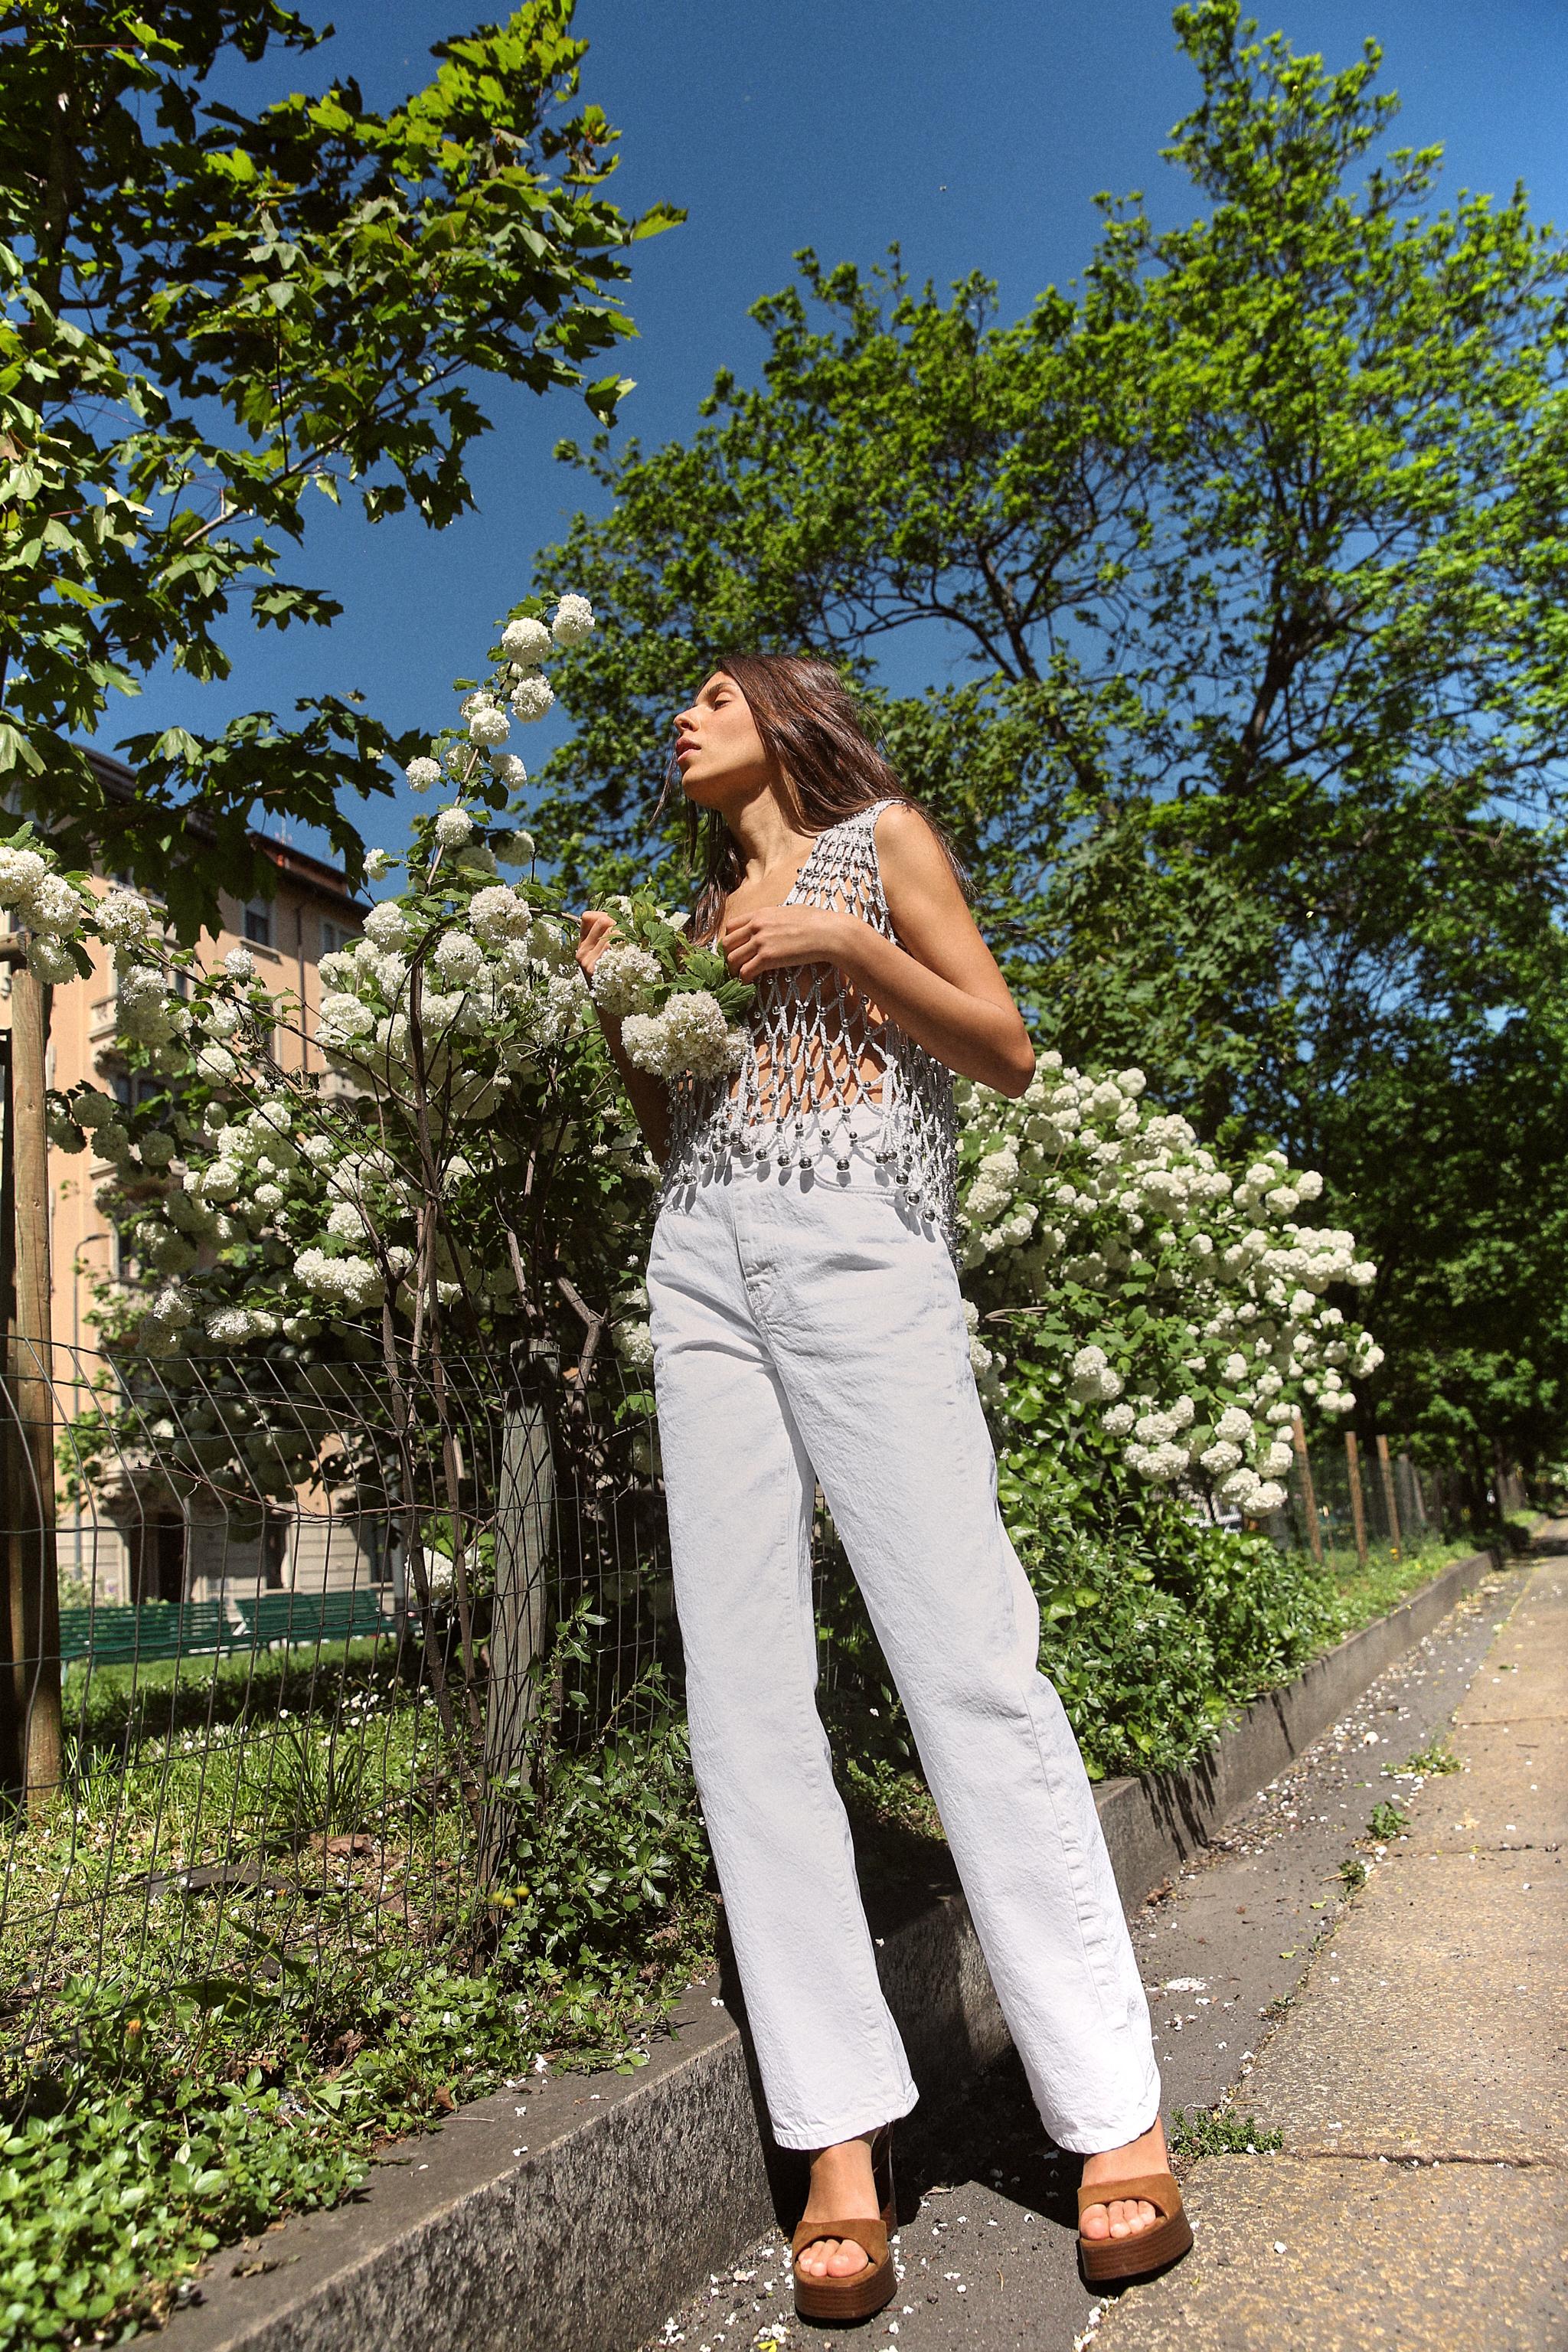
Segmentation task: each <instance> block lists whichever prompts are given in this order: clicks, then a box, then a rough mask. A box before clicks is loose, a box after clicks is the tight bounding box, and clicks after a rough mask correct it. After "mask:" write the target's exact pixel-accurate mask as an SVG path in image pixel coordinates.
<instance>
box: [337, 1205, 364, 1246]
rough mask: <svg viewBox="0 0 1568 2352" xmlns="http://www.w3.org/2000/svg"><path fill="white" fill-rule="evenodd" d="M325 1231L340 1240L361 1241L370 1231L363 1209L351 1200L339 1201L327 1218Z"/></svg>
mask: <svg viewBox="0 0 1568 2352" xmlns="http://www.w3.org/2000/svg"><path fill="white" fill-rule="evenodd" d="M327 1231H328V1232H329V1233H330V1234H331V1235H332V1236H333V1238H334V1239H335V1240H337V1241H340V1242H359V1241H363V1239H364V1237H365V1235H366V1234H368V1233H369V1231H370V1224H369V1222H368V1220H367V1219H366V1216H365V1213H364V1211H363V1209H362V1208H360V1206H359V1205H358V1203H357V1202H353V1201H340V1202H338V1204H337V1207H336V1208H335V1209H334V1210H333V1211H332V1213H331V1216H330V1217H329V1218H328V1219H327Z"/></svg>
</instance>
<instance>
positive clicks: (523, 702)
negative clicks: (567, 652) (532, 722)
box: [509, 669, 555, 719]
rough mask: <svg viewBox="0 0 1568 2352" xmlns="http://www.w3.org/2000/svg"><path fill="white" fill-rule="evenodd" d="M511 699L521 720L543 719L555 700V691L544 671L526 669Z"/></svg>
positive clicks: (513, 689) (513, 690) (512, 705)
mask: <svg viewBox="0 0 1568 2352" xmlns="http://www.w3.org/2000/svg"><path fill="white" fill-rule="evenodd" d="M509 699H510V703H511V707H512V709H513V710H514V711H515V712H516V713H517V716H518V717H519V719H542V718H543V716H544V714H545V712H546V711H547V710H548V709H549V708H550V706H551V704H552V702H553V701H554V699H555V690H554V688H552V685H551V683H550V680H549V679H548V678H547V677H545V675H544V672H543V671H542V669H525V670H524V671H523V673H522V676H521V677H520V678H519V679H518V681H517V683H516V685H515V686H514V687H513V688H512V690H511V694H510V698H509Z"/></svg>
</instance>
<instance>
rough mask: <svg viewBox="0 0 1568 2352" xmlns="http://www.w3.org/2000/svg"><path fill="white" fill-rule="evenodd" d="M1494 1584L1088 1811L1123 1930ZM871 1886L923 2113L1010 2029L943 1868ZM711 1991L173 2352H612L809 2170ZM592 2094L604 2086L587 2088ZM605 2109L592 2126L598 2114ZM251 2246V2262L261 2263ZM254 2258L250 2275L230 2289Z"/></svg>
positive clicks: (238, 2301)
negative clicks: (376, 2349)
mask: <svg viewBox="0 0 1568 2352" xmlns="http://www.w3.org/2000/svg"><path fill="white" fill-rule="evenodd" d="M1493 1565H1494V1561H1493V1559H1492V1556H1491V1555H1490V1554H1489V1553H1487V1552H1477V1553H1474V1554H1473V1555H1472V1556H1471V1557H1470V1558H1469V1559H1463V1560H1457V1561H1456V1562H1455V1563H1454V1564H1453V1566H1452V1567H1450V1568H1448V1569H1447V1570H1444V1572H1443V1574H1442V1575H1441V1576H1439V1577H1436V1579H1435V1580H1433V1582H1432V1583H1430V1584H1428V1585H1426V1586H1424V1587H1423V1589H1422V1590H1421V1591H1419V1592H1417V1593H1415V1595H1413V1597H1412V1598H1411V1599H1410V1600H1409V1601H1405V1602H1404V1603H1403V1605H1402V1606H1401V1607H1399V1608H1398V1609H1395V1610H1394V1611H1392V1612H1390V1614H1389V1615H1388V1616H1386V1617H1382V1618H1379V1619H1378V1620H1377V1621H1376V1622H1374V1623H1373V1624H1371V1625H1367V1626H1365V1627H1363V1630H1362V1631H1361V1632H1360V1633H1352V1635H1351V1636H1350V1638H1349V1639H1348V1640H1347V1641H1344V1642H1342V1643H1340V1644H1339V1646H1338V1648H1337V1649H1334V1650H1331V1651H1329V1652H1328V1653H1327V1654H1326V1655H1324V1656H1323V1657H1321V1658H1318V1659H1315V1660H1314V1661H1313V1663H1312V1664H1310V1666H1308V1667H1307V1669H1306V1671H1305V1672H1304V1673H1303V1674H1301V1675H1298V1676H1297V1678H1296V1680H1295V1681H1294V1682H1292V1683H1289V1684H1288V1685H1285V1686H1284V1688H1282V1689H1280V1690H1278V1691H1270V1692H1268V1694H1267V1695H1266V1696H1264V1697H1262V1698H1260V1699H1258V1700H1256V1701H1255V1702H1254V1704H1253V1705H1252V1706H1250V1707H1249V1708H1248V1709H1247V1712H1246V1714H1245V1715H1243V1716H1242V1717H1240V1718H1239V1719H1238V1720H1237V1722H1236V1723H1234V1724H1232V1725H1229V1726H1227V1727H1226V1730H1225V1731H1224V1732H1223V1733H1222V1735H1221V1737H1220V1738H1219V1740H1218V1742H1217V1743H1216V1745H1215V1748H1214V1749H1213V1750H1212V1751H1211V1753H1210V1754H1209V1755H1208V1756H1207V1757H1206V1758H1205V1759H1204V1760H1203V1761H1202V1762H1201V1763H1200V1764H1198V1765H1196V1766H1194V1767H1193V1768H1192V1769H1189V1770H1188V1771H1185V1772H1180V1773H1172V1774H1167V1775H1163V1776H1160V1777H1158V1778H1154V1777H1149V1778H1147V1779H1142V1780H1110V1781H1107V1782H1106V1783H1104V1784H1103V1786H1102V1787H1101V1788H1100V1789H1099V1790H1097V1791H1096V1797H1097V1801H1098V1804H1099V1808H1100V1820H1101V1822H1102V1823H1103V1825H1104V1829H1105V1833H1106V1838H1107V1841H1108V1843H1109V1845H1110V1854H1111V1860H1112V1862H1113V1864H1114V1865H1115V1869H1116V1878H1117V1884H1118V1885H1119V1886H1120V1888H1121V1894H1122V1898H1123V1900H1124V1901H1125V1903H1126V1904H1127V1906H1128V1909H1129V1910H1130V1911H1132V1910H1136V1908H1137V1907H1138V1906H1139V1905H1140V1904H1141V1903H1142V1901H1143V1900H1144V1898H1145V1897H1146V1896H1147V1895H1148V1894H1149V1893H1150V1891H1151V1890H1152V1888H1153V1887H1154V1886H1156V1885H1159V1883H1160V1882H1161V1880H1162V1879H1163V1878H1165V1877H1167V1876H1169V1874H1171V1873H1172V1872H1173V1870H1174V1869H1176V1868H1177V1867H1178V1866H1179V1865H1180V1864H1181V1863H1183V1862H1184V1861H1185V1860H1186V1859H1187V1858H1188V1857H1189V1856H1190V1855H1191V1854H1193V1853H1194V1852H1195V1851H1196V1850H1197V1849H1198V1847H1200V1846H1201V1845H1202V1844H1203V1843H1205V1841H1206V1840H1207V1838H1208V1837H1209V1836H1210V1835H1211V1833H1212V1832H1213V1831H1214V1830H1215V1828H1217V1826H1218V1825H1219V1824H1220V1823H1221V1822H1224V1821H1225V1820H1226V1817H1227V1815H1228V1814H1230V1813H1232V1812H1234V1811H1236V1810H1237V1806H1238V1805H1239V1804H1240V1803H1242V1802H1243V1801H1245V1800H1246V1799H1247V1797H1250V1796H1251V1795H1252V1794H1253V1793H1254V1791H1255V1790H1258V1789H1260V1788H1262V1787H1263V1786H1264V1785H1265V1784H1266V1783H1267V1782H1268V1781H1269V1780H1272V1779H1273V1778H1274V1777H1275V1775H1276V1774H1277V1773H1278V1772H1279V1771H1281V1770H1282V1769H1284V1768H1285V1766H1286V1765H1287V1764H1289V1762H1290V1761H1291V1760H1292V1759H1293V1758H1294V1757H1296V1756H1297V1755H1299V1754H1300V1751H1301V1750H1302V1748H1305V1747H1307V1746H1309V1745H1310V1742H1311V1741H1312V1740H1313V1739H1315V1738H1317V1737H1318V1735H1319V1733H1320V1732H1321V1731H1324V1730H1326V1729H1327V1727H1329V1725H1330V1724H1331V1723H1333V1722H1334V1721H1336V1720H1337V1718H1338V1717H1340V1716H1341V1715H1342V1714H1343V1713H1344V1711H1345V1710H1346V1708H1347V1707H1348V1706H1350V1705H1351V1704H1352V1701H1353V1700H1355V1699H1356V1698H1358V1697H1359V1696H1360V1695H1361V1693H1362V1692H1363V1690H1365V1689H1366V1688H1367V1686H1368V1685H1369V1684H1371V1683H1372V1682H1373V1681H1375V1679H1376V1678H1377V1676H1378V1675H1380V1674H1381V1673H1382V1672H1383V1670H1384V1667H1385V1666H1386V1665H1388V1664H1391V1663H1392V1662H1393V1661H1394V1659H1395V1658H1397V1657H1399V1656H1400V1655H1401V1654H1403V1653H1404V1652H1405V1651H1406V1650H1408V1649H1409V1648H1411V1647H1412V1646H1413V1645H1414V1643H1416V1642H1418V1641H1419V1640H1420V1639H1421V1638H1422V1636H1423V1635H1424V1634H1426V1633H1429V1632H1430V1630H1431V1629H1432V1627H1433V1626H1434V1625H1436V1623H1437V1622H1438V1621H1439V1619H1440V1618H1442V1617H1443V1616H1445V1615H1446V1614H1447V1612H1448V1611H1449V1610H1450V1609H1452V1608H1453V1607H1454V1605H1455V1603H1456V1602H1457V1601H1459V1600H1460V1599H1462V1598H1463V1596H1464V1595H1465V1594H1466V1593H1468V1592H1470V1591H1473V1590H1474V1588H1475V1587H1476V1585H1477V1584H1479V1581H1480V1580H1481V1578H1482V1576H1483V1575H1485V1573H1486V1572H1487V1570H1489V1568H1490V1567H1492V1566H1493ZM866 1895H867V1908H868V1912H869V1914H870V1916H871V1919H872V1924H873V1927H874V1929H875V1930H876V1932H877V1934H878V1935H879V1937H880V1938H881V1941H882V1945H883V1958H882V1975H883V1982H884V1985H885V1987H886V1990H887V1993H888V1999H889V2005H890V2006H891V2008H892V2010H893V2011H894V2014H895V2015H896V2017H897V2018H898V2021H899V2026H900V2032H902V2034H903V2036H904V2040H905V2043H906V2046H907V2048H908V2050H909V2053H910V2063H911V2065H912V2067H913V2069H914V2073H915V2075H916V2078H917V2080H918V2081H919V2083H920V2084H921V2095H922V2105H924V2106H926V2107H927V2108H928V2110H929V2109H931V2108H940V2107H941V2106H942V2104H943V2102H944V2099H946V2098H947V2097H950V2096H951V2095H952V2093H953V2092H955V2091H956V2089H957V2088H958V2086H959V2085H960V2084H962V2083H963V2082H964V2081H965V2080H966V2079H968V2078H969V2077H971V2076H973V2074H974V2072H975V2071H976V2069H977V2068H979V2067H981V2066H983V2065H984V2064H986V2063H990V2062H991V2061H992V2060H994V2059H995V2058H997V2057H999V2056H1000V2055H1001V2054H1002V2053H1003V2052H1004V2051H1005V2049H1006V2047H1007V2032H1006V2028H1005V2024H1004V2023H1003V2021H1002V2015H1001V2011H1000V2010H999V2009H998V2007H997V2004H996V1998H995V1995H994V1992H993V1991H992V1990H991V1984H990V1979H988V1977H987V1975H986V1973H985V1967H984V1961H983V1959H982V1958H981V1955H980V1948H979V1945H978V1943H977V1941H976V1938H975V1935H974V1931H973V1927H972V1926H971V1925H970V1920H969V1914H968V1911H967V1909H966V1908H965V1906H964V1902H963V1895H962V1894H961V1892H960V1890H959V1887H958V1883H957V1879H956V1876H955V1874H954V1873H953V1871H952V1865H951V1863H950V1862H949V1860H948V1857H947V1855H946V1853H945V1852H943V1851H942V1850H941V1849H933V1848H932V1847H931V1845H930V1843H928V1842H926V1841H923V1840H918V1839H912V1838H911V1840H910V1868H908V1869H903V1870H900V1869H899V1868H898V1867H897V1866H896V1864H895V1866H894V1867H893V1868H892V1870H891V1871H890V1873H885V1874H881V1875H873V1874H870V1873H868V1874H867V1876H866ZM715 1985H719V1986H720V1987H721V1990H723V1991H726V1992H727V1991H728V1986H727V1984H725V1983H724V1982H723V1980H722V1979H714V1980H713V1981H712V1982H710V1983H705V1984H702V1985H700V1986H697V1987H694V1988H693V1990H692V1991H691V1992H690V1993H689V1995H688V1997H687V1999H686V2000H684V2001H683V2002H682V2004H681V2006H680V2007H679V2009H678V2010H677V2011H675V2012H674V2015H673V2017H672V2019H671V2026H672V2029H673V2031H672V2036H671V2039H670V2040H668V2042H661V2043H659V2044H658V2045H657V2046H656V2048H655V2050H654V2053H653V2055H652V2057H651V2059H650V2061H649V2063H648V2064H647V2066H645V2067H642V2068H640V2069H639V2070H638V2071H637V2073H636V2074H630V2075H620V2074H598V2075H594V2076H592V2077H590V2076H586V2075H582V2074H568V2075H562V2076H558V2077H556V2078H555V2079H553V2080H551V2081H546V2082H543V2083H542V2084H540V2086H539V2088H538V2089H537V2090H532V2091H530V2092H528V2093H527V2094H521V2093H513V2092H510V2091H508V2092H501V2093H499V2094H497V2095H494V2096H492V2097H490V2098H488V2099H480V2100H477V2101H475V2103H474V2104H473V2105H471V2106H468V2107H463V2108H460V2109H459V2110H458V2113H457V2114H456V2115H455V2116H452V2118H451V2119H450V2121H449V2122H447V2123H446V2124H444V2125H443V2126H441V2128H440V2130H439V2131H438V2132H435V2133H432V2134H429V2135H427V2136H426V2137H421V2138H418V2139H412V2140H406V2141H404V2142H403V2143H401V2144H400V2145H399V2146H398V2147H395V2148H393V2149H390V2150H389V2151H388V2152H387V2153H386V2155H385V2156H384V2157H383V2158H381V2159H380V2161H379V2162H378V2164H377V2165H376V2167H375V2168H374V2171H373V2172H372V2173H371V2175H370V2177H369V2179H367V2181H366V2182H365V2184H364V2186H363V2189H361V2190H360V2191H359V2192H358V2193H357V2195H356V2196H354V2197H353V2198H352V2199H351V2200H349V2201H348V2202H347V2203H345V2204H343V2205H341V2206H339V2207H337V2208H336V2209H335V2210H332V2211H331V2212H321V2213H310V2214H305V2215H302V2216H300V2217H298V2218H297V2219H294V2220H291V2221H289V2222H288V2223H287V2224H286V2225H285V2227H283V2228H282V2229H280V2230H278V2231H272V2232H268V2234H267V2235H266V2236H265V2238H264V2239H263V2240H262V2242H261V2248H260V2251H259V2253H258V2252H253V2251H251V2250H250V2249H249V2248H247V2249H244V2250H241V2249H237V2248H231V2249H228V2250H226V2251H225V2252H222V2253H219V2254H217V2255H215V2256H214V2258H213V2261H212V2264H211V2265H210V2267H209V2269H208V2271H207V2273H205V2276H204V2278H203V2280H202V2283H201V2285H202V2294H203V2300H202V2302H201V2303H200V2304H199V2305H189V2306H186V2307H185V2308H184V2309H183V2310H180V2311H178V2312H176V2313H175V2314H174V2315H173V2316H172V2317H171V2319H170V2321H169V2324H168V2326H167V2329H166V2330H165V2334H166V2337H167V2340H168V2343H169V2347H170V2352H361V2347H372V2346H376V2345H381V2344H386V2343H395V2345H396V2346H397V2347H398V2352H455V2347H461V2352H520V2347H527V2352H625V2347H628V2346H631V2345H635V2344H637V2343H639V2342H640V2341H642V2340H643V2339H644V2338H645V2337H646V2336H648V2335H649V2334H651V2333H652V2332H653V2331H654V2330H655V2329H657V2327H658V2325H659V2321H660V2318H661V2316H662V2315H663V2314H664V2313H666V2312H668V2311H669V2310H671V2309H673V2307H674V2306H675V2305H676V2304H677V2303H678V2302H679V2301H680V2300H681V2299H682V2298H683V2297H684V2295H685V2294H688V2293H689V2291H690V2289H691V2287H692V2286H693V2285H694V2284H697V2283H698V2282H700V2280H701V2278H702V2277H703V2276H704V2275H705V2274H706V2273H709V2272H711V2271H720V2270H728V2269H729V2268H730V2266H731V2264H732V2263H733V2262H734V2261H735V2259H736V2257H737V2255H738V2254H739V2253H740V2252H742V2250H743V2249H744V2248H745V2247H746V2246H748V2245H749V2244H751V2243H752V2241H753V2240H754V2239H755V2238H757V2237H758V2236H760V2235H761V2234H762V2233H763V2232H764V2231H767V2230H769V2229H771V2228H773V2227H776V2212H775V2206H776V2205H777V2204H778V2202H779V2201H780V2195H781V2192H782V2196H783V2199H784V2200H787V2198H788V2196H789V2193H790V2190H791V2188H792V2186H793V2185H794V2184H795V2182H797V2181H798V2182H799V2184H800V2186H801V2187H802V2188H804V2172H803V2170H802V2168H801V2159H799V2158H790V2157H782V2156H781V2155H780V2154H779V2152H778V2151H776V2150H773V2149H771V2148H764V2146H763V2137H762V2135H761V2134H760V2132H759V2127H758V2116H759V2115H760V2113H761V2111H762V2109H761V2100H760V2098H759V2097H757V2096H756V2095H755V2090H754V2084H753V2081H752V2074H751V2070H750V2064H749V2060H748V2054H747V2052H746V2048H745V2045H744V2043H743V2042H742V2036H741V2033H740V2032H739V2030H738V2028H737V2026H736V2023H735V2021H734V2019H733V2018H732V2016H731V2013H730V2011H729V2009H728V2008H727V2007H726V2006H725V2005H724V2003H723V2000H721V1996H720V1992H719V1991H716V1990H715V1989H714V1988H715ZM595 2085H596V2086H597V2087H595ZM595 2107H597V2109H598V2113H597V2115H595V2114H593V2113H592V2110H593V2109H594V2108H595ZM252 2246H254V2242H252ZM258 2261H260V2262H261V2263H264V2264H265V2268H263V2269H262V2270H260V2271H259V2272H254V2271H253V2273H252V2274H251V2275H249V2276H245V2277H241V2276H237V2274H236V2273H237V2271H238V2270H240V2269H241V2268H243V2267H244V2266H246V2265H247V2264H254V2263H257V2262H258Z"/></svg>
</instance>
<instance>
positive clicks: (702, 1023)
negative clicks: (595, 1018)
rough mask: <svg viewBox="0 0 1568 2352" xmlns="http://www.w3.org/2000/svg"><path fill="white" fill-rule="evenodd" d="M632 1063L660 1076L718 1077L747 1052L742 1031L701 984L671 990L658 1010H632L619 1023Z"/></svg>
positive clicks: (733, 1065)
mask: <svg viewBox="0 0 1568 2352" xmlns="http://www.w3.org/2000/svg"><path fill="white" fill-rule="evenodd" d="M621 1039H622V1042H623V1044H624V1045H625V1046H626V1057H627V1059H628V1060H629V1061H630V1062H631V1064H632V1066H633V1067H634V1068H636V1069H641V1070H648V1071H650V1072H651V1073H652V1074H653V1076H656V1077H660V1078H678V1077H685V1076H691V1077H699V1078H707V1077H718V1076H722V1075H724V1074H725V1073H727V1072H728V1071H730V1070H732V1069H734V1068H735V1067H736V1066H737V1065H738V1064H739V1062H740V1060H741V1058H742V1055H743V1054H744V1052H745V1047H746V1040H745V1036H744V1034H743V1032H742V1031H741V1030H739V1029H734V1030H732V1029H731V1027H730V1026H729V1024H728V1023H727V1022H726V1021H725V1018H724V1013H723V1008H722V1006H721V1004H720V1003H719V1002H718V999H717V998H716V997H713V996H710V994H709V992H708V991H707V990H706V989H705V988H694V989H690V990H686V991H682V992H680V993H679V994H677V995H675V996H672V997H671V998H670V1000H669V1002H668V1004H666V1006H665V1007H664V1010H663V1011H662V1012H661V1013H628V1014H627V1015H626V1021H625V1022H624V1024H622V1028H621Z"/></svg>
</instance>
